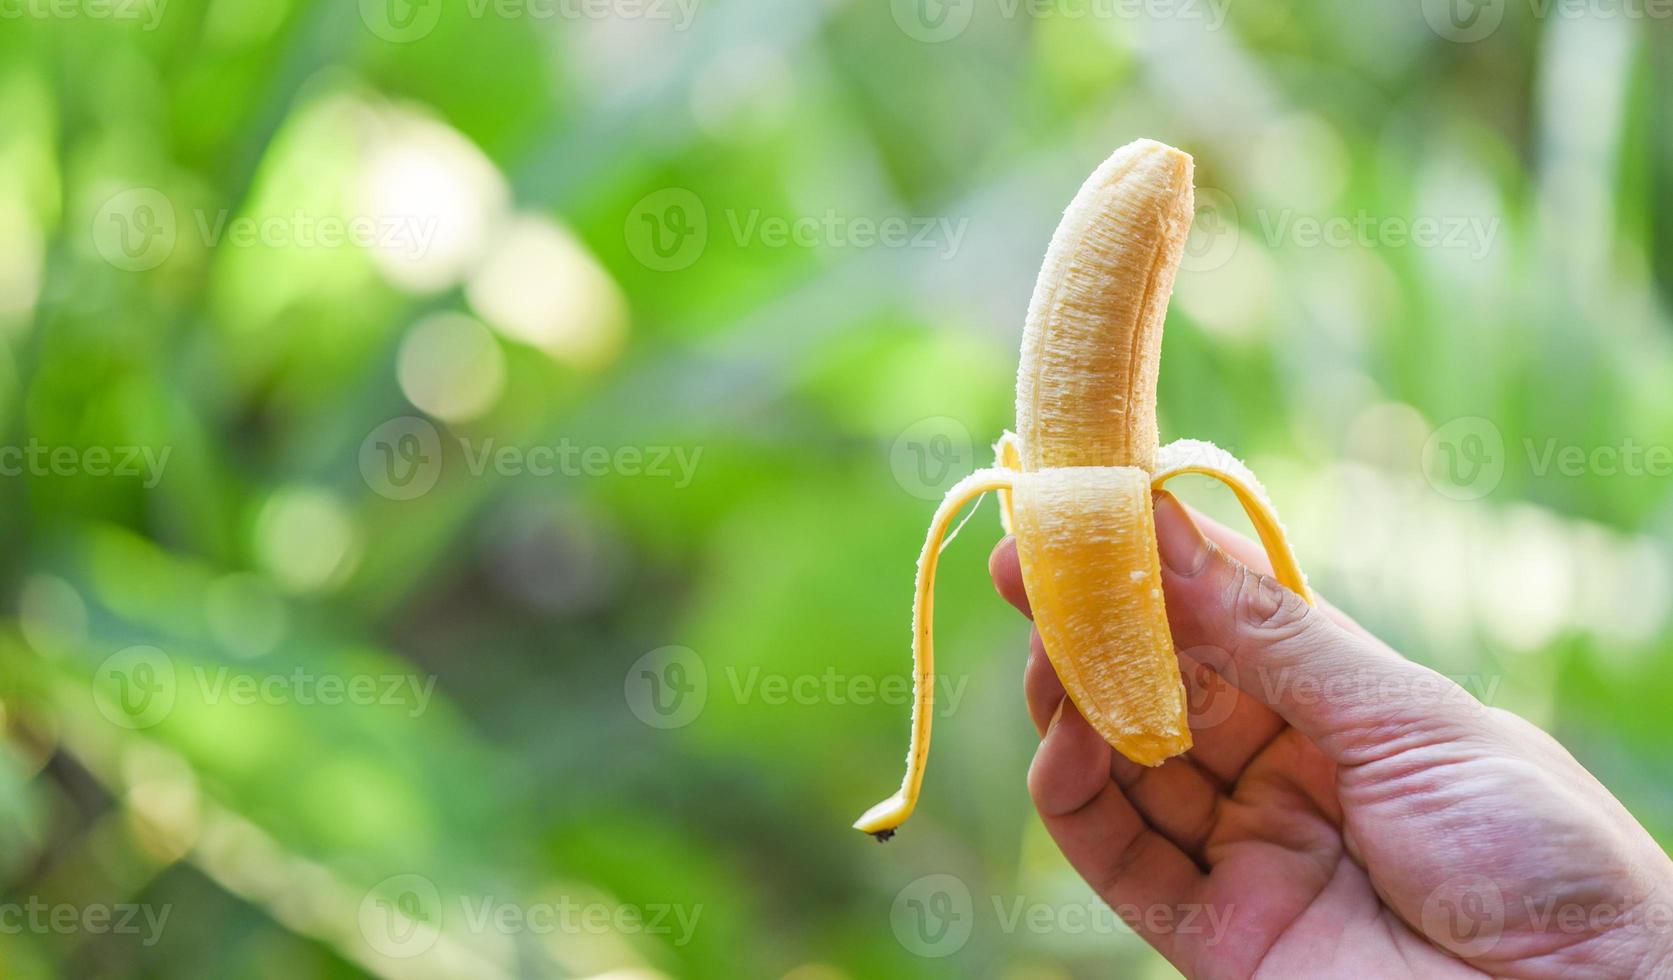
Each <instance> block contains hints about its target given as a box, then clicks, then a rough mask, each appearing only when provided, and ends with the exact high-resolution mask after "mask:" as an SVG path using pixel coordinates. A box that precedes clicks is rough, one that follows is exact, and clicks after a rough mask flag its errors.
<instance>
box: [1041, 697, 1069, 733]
mask: <svg viewBox="0 0 1673 980" xmlns="http://www.w3.org/2000/svg"><path fill="white" fill-rule="evenodd" d="M1068 703H1069V699H1068V698H1064V699H1063V700H1061V701H1059V702H1057V710H1056V711H1053V712H1052V713H1051V721H1048V722H1046V734H1047V735H1050V734H1051V731H1052V729H1054V728H1056V727H1057V723H1058V722H1060V721H1062V720H1063V706H1064V705H1066V704H1068ZM1042 737H1043V736H1042Z"/></svg>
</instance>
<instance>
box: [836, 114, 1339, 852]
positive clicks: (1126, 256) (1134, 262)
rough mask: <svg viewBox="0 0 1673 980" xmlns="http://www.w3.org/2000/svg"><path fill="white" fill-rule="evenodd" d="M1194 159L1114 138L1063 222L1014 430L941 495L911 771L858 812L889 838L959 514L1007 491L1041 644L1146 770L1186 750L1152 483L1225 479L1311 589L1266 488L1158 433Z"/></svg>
mask: <svg viewBox="0 0 1673 980" xmlns="http://www.w3.org/2000/svg"><path fill="white" fill-rule="evenodd" d="M1191 180H1192V161H1191V157H1190V156H1189V155H1188V154H1186V153H1183V152H1181V151H1179V150H1177V149H1174V148H1173V147H1171V146H1167V145H1165V144H1163V143H1158V142H1155V141H1154V140H1138V141H1135V142H1133V143H1129V144H1127V145H1126V146H1123V147H1122V148H1120V149H1119V150H1116V151H1115V153H1114V154H1112V155H1111V156H1110V158H1109V159H1108V160H1105V161H1104V163H1103V164H1102V165H1101V166H1099V167H1098V169H1097V170H1095V171H1093V173H1092V176H1090V177H1088V178H1087V180H1086V182H1085V183H1084V184H1083V185H1081V189H1080V192H1079V193H1077V194H1076V195H1075V198H1074V200H1073V201H1071V202H1070V204H1069V207H1068V209H1067V210H1065V211H1064V213H1063V220H1062V222H1061V223H1060V224H1059V225H1058V226H1057V231H1056V233H1055V234H1053V236H1052V240H1051V245H1050V247H1049V248H1048V249H1047V251H1046V258H1045V262H1044V264H1043V265H1042V266H1041V268H1040V276H1039V279H1038V280H1037V281H1036V283H1035V286H1034V296H1033V299H1032V300H1031V301H1030V303H1029V306H1028V317H1027V321H1026V324H1025V326H1024V328H1023V337H1022V354H1021V357H1020V359H1019V363H1018V365H1017V417H1016V431H1015V433H1011V432H1007V433H1005V434H1004V436H1003V437H1001V439H1000V440H999V443H998V445H996V446H995V447H994V449H995V456H996V463H995V465H994V466H993V467H992V468H989V469H983V470H978V471H977V472H975V473H973V474H971V475H970V476H968V477H966V478H964V479H963V480H961V481H959V482H958V483H957V484H955V485H954V486H953V487H952V489H951V490H949V491H948V492H947V495H946V497H945V498H944V499H943V500H942V502H941V505H940V507H938V508H937V509H936V512H935V518H934V520H933V521H931V523H930V529H929V535H928V537H927V538H926V540H925V541H924V548H923V551H922V553H921V554H920V555H919V558H918V574H917V582H916V587H915V588H916V596H915V600H914V604H913V611H912V656H913V664H914V674H913V685H914V687H913V690H914V698H913V709H912V735H911V742H910V746H909V748H908V750H907V756H906V777H905V779H904V780H902V782H901V787H900V789H899V791H897V792H896V793H895V794H894V795H893V796H890V797H889V798H888V799H886V800H884V801H883V802H881V803H879V804H877V805H876V806H874V807H872V808H871V809H870V810H867V811H866V812H865V814H864V815H863V816H861V817H860V819H859V820H858V821H856V822H855V824H854V826H855V828H856V829H859V830H863V831H865V832H866V833H869V834H873V835H875V836H876V837H878V838H879V839H881V840H887V839H888V838H889V837H891V836H893V834H894V831H895V829H896V828H898V827H899V826H900V825H901V824H902V823H904V822H905V820H906V818H907V817H909V816H911V814H912V811H913V809H914V808H915V807H916V806H917V802H918V794H919V791H920V789H921V788H922V786H923V778H924V763H925V759H926V757H927V755H928V753H929V740H930V719H931V715H932V712H931V710H930V704H929V700H930V698H931V697H932V692H933V691H934V678H935V649H934V642H933V624H934V584H935V568H936V564H937V562H938V561H939V558H940V554H941V549H942V542H943V539H944V538H945V537H946V535H947V531H948V528H949V527H950V526H951V524H952V521H953V518H954V517H956V516H957V514H958V513H959V511H960V510H962V509H963V508H964V506H965V505H966V504H968V503H969V502H970V501H971V500H972V499H975V498H977V497H979V496H981V495H982V494H984V493H988V492H990V491H992V492H997V494H998V497H999V502H1000V522H1001V524H1002V525H1003V526H1004V528H1005V530H1006V531H1007V532H1009V533H1012V534H1015V535H1016V539H1017V554H1018V558H1019V559H1020V562H1021V565H1022V577H1023V585H1024V587H1025V588H1026V589H1027V592H1028V599H1029V603H1030V604H1031V606H1032V607H1033V611H1034V622H1035V625H1036V626H1037V627H1038V628H1039V630H1040V638H1041V639H1042V640H1043V641H1044V643H1045V649H1046V654H1047V656H1048V657H1050V659H1051V663H1052V666H1053V668H1055V669H1056V671H1057V675H1058V677H1059V678H1060V679H1061V680H1062V682H1063V688H1064V690H1065V691H1066V692H1067V693H1068V695H1069V697H1070V698H1072V699H1073V700H1074V703H1075V706H1076V707H1077V708H1078V709H1079V710H1080V712H1081V714H1082V715H1083V716H1085V718H1086V719H1087V721H1089V722H1090V723H1091V724H1092V726H1093V727H1094V728H1095V729H1096V730H1097V731H1098V733H1099V734H1101V735H1102V736H1103V737H1104V739H1105V740H1106V741H1108V742H1109V743H1110V745H1112V746H1113V747H1114V748H1115V749H1116V750H1117V751H1119V752H1120V753H1121V754H1122V755H1124V756H1126V757H1127V758H1129V759H1131V760H1133V761H1134V762H1137V763H1140V764H1142V765H1146V766H1157V765H1161V764H1162V762H1164V761H1165V760H1167V759H1169V758H1171V757H1173V756H1176V755H1178V754H1180V753H1182V752H1184V751H1186V750H1187V749H1189V748H1190V747H1191V730H1190V728H1189V726H1188V724H1187V721H1186V702H1185V687H1184V684H1183V682H1182V680H1181V677H1180V672H1179V662H1178V660H1177V658H1176V657H1175V655H1174V649H1173V640H1172V637H1171V635H1170V633H1169V631H1168V615H1167V607H1166V606H1165V605H1164V604H1163V599H1162V576H1161V570H1160V564H1159V557H1158V554H1157V550H1156V528H1155V516H1154V513H1153V511H1152V509H1151V499H1152V498H1151V491H1152V490H1153V489H1155V488H1157V487H1160V486H1161V485H1162V484H1163V483H1164V482H1166V481H1167V480H1169V479H1171V478H1172V477H1174V476H1177V475H1179V474H1181V473H1198V474H1203V475H1207V476H1211V477H1214V478H1216V479H1218V480H1221V481H1222V482H1224V483H1226V484H1227V485H1228V486H1230V487H1231V488H1232V490H1233V492H1234V493H1235V494H1236V495H1237V498H1238V501H1239V502H1240V503H1242V505H1243V507H1244V510H1245V511H1247V512H1248V514H1249V517H1250V519H1251V520H1252V521H1253V523H1254V525H1255V528H1256V531H1257V532H1258V533H1259V535H1260V539H1261V543H1262V545H1263V546H1264V547H1265V548H1266V551H1267V555H1268V557H1269V558H1271V560H1272V566H1273V570H1274V572H1275V574H1276V576H1277V578H1278V580H1279V581H1280V582H1282V583H1283V584H1284V585H1286V586H1287V587H1289V588H1290V589H1292V590H1294V591H1295V592H1297V593H1299V594H1300V595H1301V596H1302V598H1303V599H1305V600H1307V601H1308V602H1309V603H1311V602H1312V601H1313V596H1312V593H1311V591H1309V589H1308V587H1307V580H1306V577H1305V576H1304V575H1303V574H1302V572H1301V569H1300V567H1299V566H1298V565H1297V563H1296V560H1295V555H1294V553H1293V552H1292V551H1291V549H1290V545H1289V542H1288V540H1287V539H1286V538H1285V535H1284V529H1283V526H1282V525H1281V524H1279V522H1278V517H1277V514H1276V513H1274V511H1273V509H1272V505H1271V503H1270V502H1269V501H1268V500H1267V496H1266V491H1265V490H1264V489H1263V488H1262V487H1261V485H1260V483H1259V482H1258V481H1257V480H1256V479H1255V477H1254V475H1253V474H1252V473H1250V472H1249V470H1248V469H1247V468H1246V467H1245V466H1244V465H1243V464H1242V463H1240V462H1238V461H1237V460H1236V459H1234V458H1233V457H1232V456H1231V455H1230V454H1228V453H1226V452H1225V451H1224V450H1222V449H1220V448H1218V447H1217V446H1214V445H1213V444H1211V443H1207V442H1198V441H1196V440H1181V441H1179V442H1175V443H1172V444H1170V445H1167V446H1162V447H1160V448H1158V447H1157V433H1156V377H1157V369H1158V366H1159V364H1160V361H1161V353H1162V322H1163V320H1164V318H1165V317H1166V314H1167V305H1168V297H1169V295H1170V294H1171V293H1172V292H1173V280H1174V272H1175V270H1176V269H1177V268H1178V267H1179V260H1180V255H1181V253H1182V251H1183V250H1184V247H1185V239H1186V235H1187V234H1188V232H1189V231H1190V225H1191V216H1192V212H1193V193H1192V187H1191Z"/></svg>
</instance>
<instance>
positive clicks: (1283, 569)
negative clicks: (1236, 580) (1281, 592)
mask: <svg viewBox="0 0 1673 980" xmlns="http://www.w3.org/2000/svg"><path fill="white" fill-rule="evenodd" d="M1181 473H1198V474H1201V475H1203V476H1211V477H1213V478H1214V479H1216V480H1219V481H1220V482H1221V483H1224V484H1225V485H1226V486H1228V487H1230V488H1231V491H1232V493H1234V494H1236V495H1237V502H1238V503H1240V504H1242V505H1243V512H1244V513H1246V514H1248V515H1249V522H1250V523H1251V524H1253V525H1254V526H1255V533H1256V534H1258V535H1260V539H1261V547H1263V548H1265V549H1266V557H1267V560H1268V561H1270V562H1272V574H1273V577H1274V578H1276V579H1277V580H1278V581H1280V582H1282V583H1283V584H1284V587H1285V588H1287V589H1290V590H1291V591H1293V592H1294V593H1296V594H1297V595H1299V596H1301V598H1303V599H1305V600H1307V604H1308V605H1314V601H1313V590H1312V589H1310V588H1308V586H1307V576H1306V574H1304V573H1303V572H1302V571H1301V563H1300V562H1298V561H1296V560H1295V551H1294V550H1293V549H1292V548H1291V547H1290V539H1289V536H1288V535H1286V534H1285V533H1284V525H1283V524H1282V523H1281V522H1280V521H1279V520H1278V511H1277V510H1275V509H1274V508H1273V506H1272V501H1271V500H1269V499H1268V498H1267V495H1266V488H1265V487H1263V486H1261V481H1259V480H1257V479H1255V474H1254V473H1251V472H1250V471H1249V467H1247V466H1245V465H1243V461H1242V460H1240V459H1238V458H1237V457H1236V456H1233V455H1232V454H1231V453H1228V452H1226V451H1225V450H1224V449H1221V448H1220V447H1219V446H1216V445H1214V444H1213V443H1212V442H1203V441H1202V440H1200V439H1180V440H1178V441H1176V442H1170V443H1168V444H1167V445H1166V446H1163V447H1162V448H1161V449H1160V450H1158V451H1157V453H1156V471H1155V472H1154V473H1152V474H1151V477H1150V481H1151V482H1150V485H1151V486H1152V487H1155V488H1156V489H1161V487H1162V484H1164V483H1166V482H1168V481H1169V480H1171V479H1173V478H1174V477H1176V476H1178V475H1180V474H1181Z"/></svg>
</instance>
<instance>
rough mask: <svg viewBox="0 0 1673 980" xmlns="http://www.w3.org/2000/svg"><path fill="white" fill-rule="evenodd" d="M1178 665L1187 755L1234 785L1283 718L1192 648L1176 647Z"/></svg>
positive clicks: (1229, 668)
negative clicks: (1188, 747) (1188, 733)
mask: <svg viewBox="0 0 1673 980" xmlns="http://www.w3.org/2000/svg"><path fill="white" fill-rule="evenodd" d="M1223 659H1224V658H1222V660H1223ZM1222 668H1223V669H1225V670H1226V671H1227V672H1228V673H1230V672H1231V671H1232V670H1234V669H1235V665H1233V666H1226V665H1225V664H1224V663H1222ZM1179 669H1180V673H1181V674H1182V675H1184V678H1185V704H1186V711H1187V718H1188V720H1189V722H1190V726H1191V742H1192V745H1191V752H1190V758H1191V760H1192V761H1193V762H1195V763H1196V764H1197V766H1198V767H1199V768H1201V769H1202V770H1203V771H1204V772H1206V773H1208V774H1209V775H1210V776H1212V777H1213V778H1214V779H1215V780H1217V781H1218V782H1219V783H1220V785H1221V786H1222V788H1225V787H1232V786H1235V785H1236V784H1237V781H1238V779H1240V778H1241V777H1242V776H1243V771H1244V770H1245V769H1247V768H1248V767H1249V763H1250V762H1252V761H1254V759H1255V757H1256V756H1258V755H1259V754H1260V752H1261V750H1262V749H1263V748H1265V747H1266V746H1267V744H1268V743H1270V742H1271V741H1272V740H1273V739H1274V738H1276V737H1277V736H1278V733H1279V732H1281V731H1283V730H1284V728H1285V727H1287V726H1286V723H1285V722H1284V719H1282V718H1280V717H1279V716H1278V714H1277V712H1275V711H1273V710H1272V709H1271V708H1268V707H1267V706H1266V705H1264V704H1261V703H1260V702H1259V701H1257V700H1255V699H1254V698H1252V697H1250V696H1249V695H1247V694H1244V693H1243V692H1242V691H1240V690H1238V688H1237V685H1236V684H1234V683H1232V682H1231V681H1229V680H1227V679H1226V678H1225V677H1223V676H1222V675H1221V674H1220V672H1219V671H1217V670H1215V669H1214V667H1213V666H1212V665H1210V664H1208V663H1205V662H1204V661H1203V660H1202V659H1200V658H1199V657H1198V656H1197V655H1196V653H1195V652H1194V651H1193V650H1192V649H1190V648H1186V649H1182V650H1180V651H1179Z"/></svg>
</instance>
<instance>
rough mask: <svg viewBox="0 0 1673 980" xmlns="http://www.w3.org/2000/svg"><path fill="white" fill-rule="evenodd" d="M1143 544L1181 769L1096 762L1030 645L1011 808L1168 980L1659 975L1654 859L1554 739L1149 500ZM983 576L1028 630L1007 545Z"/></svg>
mask: <svg viewBox="0 0 1673 980" xmlns="http://www.w3.org/2000/svg"><path fill="white" fill-rule="evenodd" d="M1156 529H1157V542H1158V548H1159V550H1160V552H1161V557H1162V566H1163V571H1162V577H1163V586H1164V589H1165V596H1166V600H1167V607H1168V616H1169V620H1170V625H1171V627H1172V629H1173V636H1174V643H1175V646H1176V648H1177V649H1178V651H1179V655H1180V669H1181V673H1182V675H1183V676H1184V678H1185V685H1186V691H1187V694H1188V696H1189V700H1190V724H1191V729H1192V736H1193V738H1194V741H1195V746H1194V747H1193V748H1192V749H1191V751H1190V752H1188V753H1186V754H1185V755H1183V756H1180V757H1177V758H1173V759H1170V760H1168V761H1167V762H1166V763H1164V764H1163V765H1161V766H1158V767H1156V768H1153V769H1147V768H1145V767H1143V766H1139V765H1137V764H1135V763H1133V762H1130V761H1128V760H1127V759H1125V758H1123V757H1122V756H1121V755H1120V754H1118V753H1116V752H1115V751H1114V750H1112V749H1111V748H1110V747H1109V746H1108V745H1107V744H1105V743H1104V741H1103V739H1101V738H1100V737H1099V736H1098V734H1097V733H1096V732H1095V731H1094V730H1093V729H1092V727H1091V726H1090V725H1088V724H1087V722H1086V721H1085V720H1084V719H1083V718H1082V717H1081V715H1080V713H1079V712H1078V711H1077V710H1076V708H1075V705H1074V703H1073V702H1072V701H1070V700H1068V699H1067V698H1066V697H1065V696H1064V691H1063V686H1062V684H1061V683H1060V682H1059V681H1058V679H1057V675H1056V673H1055V672H1054V671H1053V669H1052V666H1051V662H1050V660H1048V659H1047V657H1046V653H1045V649H1044V647H1043V646H1042V645H1041V642H1040V633H1039V631H1038V630H1035V631H1034V633H1033V637H1032V641H1031V643H1030V651H1029V657H1028V666H1027V669H1026V672H1025V676H1024V687H1025V690H1026V694H1027V700H1028V710H1029V713H1030V714H1031V716H1032V717H1033V720H1034V724H1035V726H1036V728H1037V729H1038V730H1039V731H1040V734H1041V741H1040V747H1039V750H1038V751H1037V752H1036V754H1035V756H1034V762H1033V765H1032V767H1031V768H1030V770H1029V773H1028V788H1029V793H1030V795H1031V796H1032V797H1033V800H1034V805H1035V807H1036V808H1037V809H1038V810H1039V813H1040V818H1041V820H1042V821H1043V822H1044V824H1045V827H1046V829H1047V830H1048V831H1049V832H1050V833H1051V835H1052V837H1053V838H1055V839H1056V841H1057V844H1058V846H1059V847H1060V848H1061V849H1062V851H1063V854H1064V856H1065V857H1067V858H1068V860H1069V862H1070V864H1072V865H1073V866H1074V868H1075V870H1076V871H1078V872H1079V873H1080V874H1081V876H1082V877H1083V878H1085V879H1086V881H1087V883H1088V884H1090V885H1091V886H1092V887H1093V889H1095V890H1096V891H1097V892H1098V894H1099V895H1100V896H1101V897H1102V898H1103V899H1104V900H1105V901H1106V902H1107V903H1109V905H1110V907H1111V908H1112V909H1114V910H1116V912H1117V913H1118V914H1120V915H1121V916H1122V917H1123V919H1125V920H1126V921H1127V922H1128V923H1129V925H1131V926H1132V927H1133V928H1134V929H1135V931H1137V932H1139V933H1140V935H1142V936H1144V938H1145V939H1146V940H1147V941H1148V942H1149V943H1150V944H1151V945H1152V946H1154V947H1156V949H1157V950H1158V951H1160V952H1161V953H1162V955H1164V956H1166V957H1167V958H1168V960H1169V961H1171V962H1172V963H1173V965H1174V966H1175V967H1177V968H1178V969H1179V970H1180V971H1181V972H1182V973H1184V974H1185V975H1186V976H1188V977H1193V978H1196V977H1206V978H1243V977H1254V976H1260V977H1278V978H1293V977H1314V976H1327V977H1343V976H1353V977H1355V978H1370V977H1385V976H1386V977H1423V978H1437V977H1451V976H1481V975H1492V976H1508V977H1551V978H1565V980H1567V978H1580V977H1658V978H1660V977H1673V861H1670V860H1669V858H1668V856H1667V854H1666V853H1665V852H1664V851H1663V850H1662V849H1661V847H1660V846H1659V845H1658V844H1657V843H1656V842H1655V840H1654V839H1653V838H1651V836H1650V835H1649V834H1648V833H1647V832H1646V831H1645V830H1644V828H1643V827H1641V826H1640V825H1639V824H1638V822H1637V821H1635V820H1634V819H1633V817H1632V816H1631V814H1629V813H1628V812H1627V810H1626V808H1625V807H1623V806H1622V805H1621V804H1620V803H1619V802H1618V801H1617V800H1616V799H1615V798H1614V797H1613V796H1612V795H1610V793H1609V791H1608V790H1607V789H1605V788H1604V787H1603V785H1602V784H1601V783H1599V782H1598V781H1597V780H1596V779H1595V778H1593V776H1592V775H1591V774H1590V773H1589V772H1587V771H1586V769H1585V768H1583V767H1582V766H1581V765H1580V763H1579V762H1577V761H1576V760H1575V759H1574V757H1573V756H1571V755H1570V754H1569V753H1568V752H1567V751H1566V750H1565V749H1564V748H1563V747H1562V746H1561V745H1560V744H1558V742H1557V741H1556V740H1555V739H1553V738H1551V736H1549V735H1547V734H1546V733H1544V732H1543V731H1541V730H1539V729H1538V728H1537V727H1535V726H1534V725H1532V724H1530V723H1528V722H1527V721H1524V720H1523V719H1521V718H1519V717H1517V716H1515V715H1513V714H1510V713H1508V712H1505V711H1503V710H1500V709H1496V708H1489V707H1486V706H1484V705H1482V704H1481V703H1480V702H1479V701H1477V700H1476V699H1475V698H1473V697H1472V696H1470V695H1469V694H1468V693H1467V692H1465V691H1464V689H1463V688H1461V687H1459V686H1458V685H1457V684H1456V683H1454V682H1453V681H1451V680H1449V679H1448V678H1446V677H1444V676H1442V675H1440V674H1438V673H1436V672H1435V671H1432V670H1430V669H1429V668H1427V667H1424V666H1421V665H1419V664H1416V663H1413V662H1411V661H1409V660H1406V659H1404V658H1402V657H1401V656H1400V655H1399V654H1397V653H1395V652H1394V651H1393V650H1391V649H1389V648H1388V647H1387V646H1385V645H1384V644H1382V643H1381V642H1380V641H1378V640H1377V639H1376V638H1375V637H1373V636H1371V635H1370V634H1369V633H1368V632H1366V631H1365V630H1364V629H1363V628H1361V627H1359V626H1358V625H1357V624H1355V623H1353V622H1352V621H1351V620H1350V619H1348V617H1346V616H1345V615H1343V614H1342V613H1340V612H1338V611H1336V610H1334V609H1332V608H1330V607H1329V606H1327V605H1325V604H1324V603H1323V602H1322V601H1321V603H1320V605H1319V606H1318V607H1310V606H1308V605H1307V604H1306V603H1305V602H1303V601H1302V600H1301V598H1300V597H1299V596H1297V595H1296V594H1295V593H1293V592H1291V591H1289V590H1288V589H1285V588H1284V587H1283V586H1281V585H1279V584H1278V583H1277V582H1276V581H1275V580H1274V579H1272V578H1271V576H1270V574H1263V573H1269V572H1270V566H1268V565H1267V564H1266V561H1265V558H1264V556H1263V555H1262V554H1261V553H1260V550H1259V549H1258V548H1257V547H1256V546H1254V545H1253V544H1251V543H1250V542H1249V541H1248V540H1246V539H1244V538H1242V537H1241V536H1239V535H1237V534H1235V533H1233V532H1231V531H1228V530H1226V529H1225V528H1223V527H1220V526H1219V525H1217V524H1214V523H1213V522H1211V521H1209V520H1208V519H1206V518H1203V517H1201V516H1200V515H1198V516H1196V517H1195V518H1193V516H1192V514H1191V513H1190V512H1189V511H1188V510H1187V509H1186V508H1185V507H1184V505H1182V504H1181V503H1180V502H1179V501H1178V500H1176V499H1175V498H1174V497H1172V496H1171V495H1170V494H1167V493H1165V492H1163V493H1158V494H1157V495H1156ZM1205 532H1206V533H1205ZM989 567H990V570H991V572H992V573H993V579H994V583H995V585H996V587H997V588H998V590H999V592H1000V594H1001V595H1003V596H1004V597H1005V598H1006V599H1007V600H1008V601H1010V602H1011V603H1012V604H1013V605H1015V606H1016V607H1017V608H1018V609H1020V610H1021V611H1022V612H1023V613H1024V614H1025V615H1027V614H1028V613H1029V606H1028V597H1027V595H1026V593H1025V592H1024V589H1023V584H1022V577H1021V573H1020V570H1019V568H1018V565H1017V552H1016V543H1015V541H1014V540H1013V539H1011V538H1006V539H1004V540H1003V541H1001V542H1000V543H999V545H998V546H997V547H996V548H995V549H994V552H993V556H992V558H991V560H990V562H989ZM1211 921H1212V922H1218V923H1220V924H1221V927H1219V928H1216V929H1212V930H1211V929H1208V928H1206V927H1204V926H1203V923H1205V922H1211ZM1192 924H1195V926H1196V927H1195V928H1188V926H1189V925H1192Z"/></svg>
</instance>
